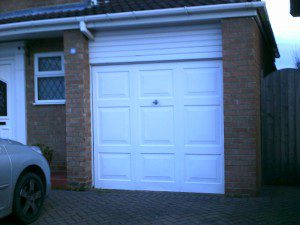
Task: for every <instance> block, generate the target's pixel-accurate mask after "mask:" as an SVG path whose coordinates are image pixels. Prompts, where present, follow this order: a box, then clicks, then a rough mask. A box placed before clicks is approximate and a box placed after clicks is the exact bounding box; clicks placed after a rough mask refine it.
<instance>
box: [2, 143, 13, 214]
mask: <svg viewBox="0 0 300 225" xmlns="http://www.w3.org/2000/svg"><path fill="white" fill-rule="evenodd" d="M10 188H11V163H10V159H9V157H8V155H7V152H6V150H5V148H4V147H3V146H0V211H1V210H3V209H5V208H7V207H8V206H9V201H10Z"/></svg>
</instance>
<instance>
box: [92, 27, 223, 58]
mask: <svg viewBox="0 0 300 225" xmlns="http://www.w3.org/2000/svg"><path fill="white" fill-rule="evenodd" d="M89 47H90V62H91V64H98V63H124V62H145V61H147V62H148V61H161V60H189V59H201V58H206V59H209V58H220V57H222V32H221V25H220V24H209V25H192V26H178V27H161V28H144V29H140V30H127V31H124V30H122V31H103V32H96V33H95V40H94V41H91V42H90V46H89Z"/></svg>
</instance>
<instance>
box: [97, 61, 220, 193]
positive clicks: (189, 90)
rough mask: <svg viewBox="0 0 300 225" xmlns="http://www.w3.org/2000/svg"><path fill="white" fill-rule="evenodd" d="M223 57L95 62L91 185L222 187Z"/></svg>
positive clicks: (215, 189) (173, 188)
mask: <svg viewBox="0 0 300 225" xmlns="http://www.w3.org/2000/svg"><path fill="white" fill-rule="evenodd" d="M222 93H223V92H222V64H221V61H202V62H180V63H155V64H135V65H119V66H99V67H94V68H93V118H94V121H93V124H94V125H93V126H94V165H95V187H96V188H108V189H129V190H156V191H182V192H203V193H224V135H223V100H222V99H223V94H222Z"/></svg>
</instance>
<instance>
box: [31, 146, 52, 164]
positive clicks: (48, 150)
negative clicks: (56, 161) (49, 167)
mask: <svg viewBox="0 0 300 225" xmlns="http://www.w3.org/2000/svg"><path fill="white" fill-rule="evenodd" d="M35 146H37V147H39V148H40V149H41V151H42V153H43V155H44V156H45V158H46V159H47V161H48V163H49V164H51V162H52V157H53V152H54V150H53V149H52V148H50V147H49V146H46V145H44V144H39V143H38V144H35Z"/></svg>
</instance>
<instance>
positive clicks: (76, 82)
mask: <svg viewBox="0 0 300 225" xmlns="http://www.w3.org/2000/svg"><path fill="white" fill-rule="evenodd" d="M63 36H64V53H65V65H66V66H65V72H66V124H67V125H66V132H67V133H66V143H67V179H68V187H69V188H71V189H87V188H90V187H91V182H92V172H91V171H92V161H91V158H92V154H91V153H92V139H91V109H90V107H91V105H90V104H91V103H90V67H89V51H88V40H87V39H86V38H85V37H84V36H83V34H82V33H81V32H80V31H79V30H69V31H64V34H63ZM71 48H76V54H73V55H72V54H70V49H71Z"/></svg>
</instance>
